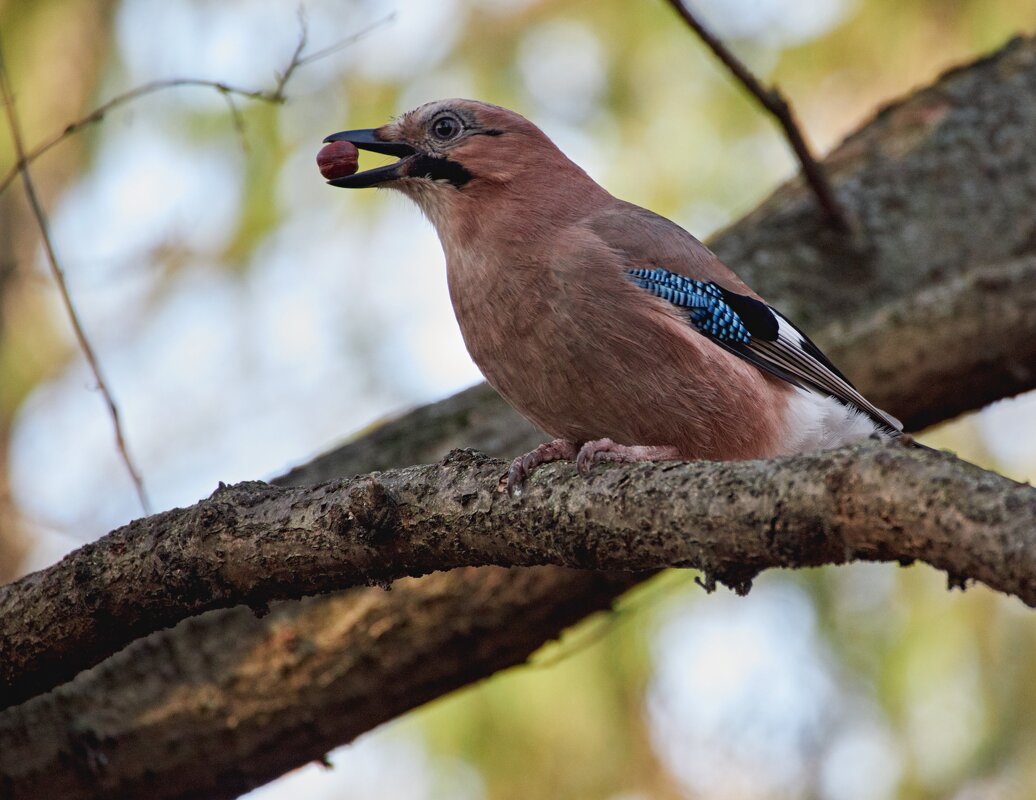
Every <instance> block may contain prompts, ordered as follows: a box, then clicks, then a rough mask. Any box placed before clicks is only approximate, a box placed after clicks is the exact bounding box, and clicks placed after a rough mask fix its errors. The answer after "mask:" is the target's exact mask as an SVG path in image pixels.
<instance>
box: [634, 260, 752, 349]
mask: <svg viewBox="0 0 1036 800" xmlns="http://www.w3.org/2000/svg"><path fill="white" fill-rule="evenodd" d="M627 274H628V275H629V277H630V280H632V281H633V282H634V283H635V284H637V285H638V286H639V287H640V288H641V289H646V290H647V291H649V292H651V294H653V295H655V296H656V297H661V298H662V299H663V300H665V301H666V302H668V303H672V304H673V305H674V306H677V307H678V308H684V309H687V312H688V316H689V317H690V319H691V322H692V323H693V325H694V327H695V328H697V329H698V330H699V331H701V332H702V333H705V334H708V335H709V336H712V337H714V338H715V339H718V340H719V341H721V342H726V343H727V344H748V343H749V342H751V341H752V336H751V334H750V333H749V332H748V328H747V327H745V323H744V322H743V321H742V320H741V317H740V316H739V315H738V313H737V312H736V311H734V309H733V308H731V307H730V304H729V303H727V301H726V299H725V298H724V297H723V293H722V292H721V291H720V288H719V287H718V286H717V285H716V284H714V283H707V282H705V281H696V280H693V279H691V278H685V277H684V276H683V275H677V274H676V273H675V272H670V271H669V270H667V269H631V270H628V271H627Z"/></svg>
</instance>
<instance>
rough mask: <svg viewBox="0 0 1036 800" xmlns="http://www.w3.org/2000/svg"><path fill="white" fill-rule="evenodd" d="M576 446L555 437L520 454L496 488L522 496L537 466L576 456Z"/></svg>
mask: <svg viewBox="0 0 1036 800" xmlns="http://www.w3.org/2000/svg"><path fill="white" fill-rule="evenodd" d="M575 455H576V446H575V444H574V443H572V442H570V441H568V440H567V439H555V440H553V441H551V442H544V443H543V444H541V445H540V446H539V447H537V448H536V449H535V450H531V451H530V452H528V453H526V454H525V455H524V456H518V458H516V459H515V460H514V461H512V462H511V466H510V467H508V469H507V472H506V473H505V474H504V475H501V476H500V481H499V483H497V487H496V490H497V491H498V492H502V491H504V490H505V489H506V490H507V493H508V494H509V495H511V497H521V496H522V490H523V489H524V488H525V480H526V478H528V477H529V476H530V475H531V474H532V473H533V470H535V469H536V467H538V466H540V465H541V464H549V463H550V462H551V461H563V460H565V459H570V458H574V457H575Z"/></svg>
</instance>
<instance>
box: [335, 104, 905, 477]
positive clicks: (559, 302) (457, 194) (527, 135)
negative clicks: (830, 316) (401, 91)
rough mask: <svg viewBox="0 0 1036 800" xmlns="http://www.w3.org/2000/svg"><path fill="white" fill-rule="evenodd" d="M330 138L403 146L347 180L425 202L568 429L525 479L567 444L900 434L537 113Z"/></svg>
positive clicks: (540, 409)
mask: <svg viewBox="0 0 1036 800" xmlns="http://www.w3.org/2000/svg"><path fill="white" fill-rule="evenodd" d="M325 141H331V142H335V141H346V142H352V143H353V144H355V145H356V146H358V147H360V148H361V149H368V150H375V151H377V152H383V153H389V154H392V155H396V156H399V157H400V160H399V161H398V162H396V163H395V164H390V165H388V166H386V167H379V168H376V169H373V170H367V171H366V172H360V173H357V174H355V175H351V176H348V177H343V178H340V179H337V180H332V181H330V183H331V184H332V185H335V186H343V187H363V186H373V185H380V186H388V187H391V188H394V189H397V190H399V191H401V192H403V193H404V194H406V195H408V196H409V197H410V198H411V199H413V200H414V201H415V202H416V203H417V204H418V205H419V206H420V207H421V209H422V210H423V211H424V212H425V214H426V215H427V216H428V218H429V219H430V220H431V221H432V223H433V224H434V225H435V228H436V230H437V231H438V234H439V239H440V240H441V242H442V246H443V250H444V252H445V254H446V267H447V277H448V282H449V287H450V297H451V299H452V300H453V307H454V310H455V312H456V314H457V321H458V322H459V324H460V329H461V332H462V334H463V336H464V342H465V344H466V345H467V348H468V351H469V352H470V353H471V357H472V358H473V359H474V361H475V363H476V364H478V366H479V368H480V369H481V370H482V372H483V374H484V375H485V376H486V380H488V381H489V383H490V384H492V385H493V386H494V387H495V388H496V389H497V391H499V392H500V393H501V394H502V395H503V396H504V397H505V398H506V399H507V401H508V402H509V403H511V405H513V406H514V407H515V408H516V409H517V410H518V411H519V412H521V413H522V414H523V415H524V416H526V417H527V418H528V419H530V420H532V422H534V423H535V424H536V425H538V426H539V427H540V428H542V429H543V430H545V431H547V432H548V433H550V434H551V435H552V436H554V437H556V439H555V441H554V442H552V443H549V444H547V445H544V446H542V447H540V448H537V450H535V451H533V452H532V453H530V454H527V455H526V456H524V457H521V458H517V459H515V461H514V463H513V465H512V468H511V470H510V473H509V485H510V487H511V488H512V489H513V488H520V486H521V484H522V482H523V481H524V479H525V477H526V475H527V474H528V473H529V472H530V471H531V470H532V469H534V468H535V467H536V466H537V465H538V464H540V463H544V462H546V461H552V460H556V459H559V458H572V457H574V456H575V457H577V460H578V463H579V465H580V468H581V469H583V470H585V469H588V468H589V467H590V466H591V465H592V464H593V463H594V462H595V461H633V460H642V459H645V458H652V459H659V458H663V459H664V458H668V459H673V458H686V459H700V458H705V459H743V458H762V457H769V456H775V455H781V454H791V453H795V452H801V451H804V450H810V449H818V448H821V447H832V446H838V445H841V444H845V443H848V442H851V441H855V440H857V439H861V438H864V437H866V436H869V435H871V434H872V433H875V432H878V433H880V434H883V435H887V436H896V435H898V433H899V430H900V425H899V423H898V422H897V421H896V420H895V419H894V418H892V417H890V416H888V415H887V414H885V413H884V412H882V411H881V410H880V409H877V408H875V407H874V406H873V405H871V404H870V403H869V402H868V401H867V400H866V399H864V398H863V397H862V396H860V395H859V393H858V392H856V390H855V389H854V388H853V387H852V385H851V384H850V383H849V382H848V380H847V379H845V378H844V376H842V375H841V373H839V372H838V371H837V369H835V368H834V366H833V365H831V364H830V362H828V361H827V359H825V358H824V357H823V355H822V354H821V353H820V351H819V350H817V349H816V347H815V346H814V345H813V344H812V342H809V340H808V338H806V337H805V336H804V335H803V334H802V333H801V332H800V331H798V330H797V329H796V328H795V327H794V326H793V325H792V324H791V323H790V322H789V321H788V320H787V319H785V318H784V317H783V316H781V315H780V314H779V312H777V311H775V310H774V309H772V308H770V307H769V306H767V305H766V304H765V302H763V301H762V299H761V298H760V297H759V296H758V295H756V294H755V293H754V292H753V291H752V290H751V289H750V288H749V287H748V286H747V285H745V283H744V282H743V281H741V279H740V278H738V277H737V276H736V275H735V274H734V273H733V272H731V271H730V270H729V269H728V268H727V267H726V266H725V265H724V264H723V263H722V262H721V261H720V260H719V259H718V258H717V257H716V256H715V255H714V254H713V253H712V251H710V250H709V249H708V248H707V247H705V246H704V245H703V244H701V243H700V242H699V241H698V240H697V239H695V238H694V237H693V236H691V235H690V234H689V233H687V232H686V231H684V230H683V229H682V228H680V227H679V226H677V225H675V224H674V223H672V222H670V221H669V220H667V219H665V218H663V217H660V216H658V215H657V214H654V213H652V212H650V211H647V210H645V209H643V208H639V207H638V206H634V205H632V204H630V203H626V202H624V201H622V200H618V199H616V198H614V197H612V196H611V195H610V194H609V193H608V192H607V191H605V190H604V189H603V188H602V187H600V186H599V185H598V184H597V183H595V182H594V181H593V179H591V178H590V177H589V176H588V175H587V174H586V173H585V172H584V171H583V170H582V169H580V168H579V167H578V166H577V165H576V164H574V163H573V162H572V161H570V160H569V159H568V158H567V157H565V155H564V154H563V153H561V151H560V150H558V149H557V147H556V146H555V145H554V144H553V142H551V141H550V139H548V138H547V136H546V135H545V134H543V132H542V131H540V130H539V128H537V127H536V126H535V125H533V124H532V123H531V122H529V121H528V120H526V119H524V118H523V117H521V116H520V115H518V114H515V113H514V112H512V111H508V110H506V109H503V108H499V107H497V106H492V105H488V104H485V103H479V102H475V101H471V100H446V101H441V102H436V103H429V104H427V105H424V106H421V107H420V108H417V109H415V110H413V111H410V112H408V113H406V114H404V115H402V116H401V117H400V118H398V119H397V120H395V121H393V122H391V123H389V124H388V125H385V126H383V127H381V128H378V129H376V130H359V131H344V132H342V133H339V134H334V135H332V136H329V137H328V138H327V140H325Z"/></svg>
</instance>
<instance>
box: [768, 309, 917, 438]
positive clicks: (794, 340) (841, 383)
mask: <svg viewBox="0 0 1036 800" xmlns="http://www.w3.org/2000/svg"><path fill="white" fill-rule="evenodd" d="M770 311H771V312H772V313H773V315H774V317H775V318H776V319H777V341H765V340H762V339H759V338H754V339H753V340H752V342H751V344H750V345H749V349H751V350H753V351H755V352H756V353H757V354H758V355H759V356H761V357H763V358H765V359H766V360H767V361H769V362H771V363H772V364H774V365H775V366H777V367H779V368H780V369H782V370H784V371H785V372H787V373H789V374H790V375H792V376H794V377H795V378H797V379H799V380H800V381H801V382H802V384H803V387H802V388H804V389H806V390H809V389H814V390H815V391H816V392H819V393H820V395H821V396H823V395H830V398H828V399H832V398H837V400H843V401H845V402H846V403H850V404H852V405H853V406H856V408H857V409H860V410H861V411H862V412H865V414H870V415H871V416H873V417H874V418H875V420H880V421H882V422H884V424H885V425H886V426H887V427H888V429H889V430H887V431H883V432H884V433H885V434H886V435H889V434H892V435H896V434H898V432H899V431H902V430H903V423H901V422H900V421H899V420H898V419H896V418H895V417H893V416H892V415H891V414H888V413H886V412H884V411H882V410H881V409H880V408H878V407H877V406H875V405H874V404H873V403H871V402H870V401H869V400H868V399H867V398H865V397H864V396H863V395H862V394H860V393H859V392H858V391H856V389H854V388H853V387H852V386H851V385H850V384H849V382H848V381H846V380H845V379H844V378H842V377H841V376H840V375H839V374H838V373H837V372H835V371H833V370H832V369H831V368H830V367H829V366H828V365H827V364H825V363H823V362H822V361H821V360H819V359H818V358H817V357H816V356H814V355H813V354H812V353H811V352H810V351H811V350H812V351H814V352H817V353H819V352H820V351H819V350H817V349H816V346H815V345H812V343H810V342H809V340H807V339H806V338H805V337H804V336H803V335H802V333H801V332H799V330H798V328H796V327H795V326H794V325H793V324H792V323H791V322H789V321H788V320H787V319H785V318H784V316H783V315H782V314H781V313H780V312H779V311H777V310H776V309H773V308H770ZM821 358H822V356H821ZM806 393H807V394H810V392H808V391H807V392H806ZM837 400H835V402H837ZM843 408H844V406H843ZM849 410H850V411H854V412H855V409H849ZM856 413H858V412H856ZM871 426H872V431H871V432H873V430H876V429H877V428H878V427H879V426H877V425H875V424H874V422H872V423H871ZM860 438H862V437H860ZM854 441H855V440H854Z"/></svg>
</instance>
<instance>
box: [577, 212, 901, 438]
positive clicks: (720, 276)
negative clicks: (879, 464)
mask: <svg viewBox="0 0 1036 800" xmlns="http://www.w3.org/2000/svg"><path fill="white" fill-rule="evenodd" d="M622 205H623V208H622V209H613V210H610V211H608V212H605V213H604V214H598V215H596V216H595V217H593V218H591V219H590V220H588V224H589V225H590V227H591V229H592V230H593V231H594V233H596V234H597V235H598V236H600V238H601V239H602V240H603V241H604V242H605V243H606V244H607V245H608V246H610V247H612V248H613V249H615V250H618V251H620V252H622V253H623V254H624V256H625V258H626V261H627V264H628V265H629V268H628V270H627V276H628V277H629V279H630V280H631V281H633V282H634V283H636V284H637V285H639V286H640V287H641V288H642V289H645V290H646V291H648V292H650V293H651V294H653V295H655V296H656V297H660V298H662V299H663V300H666V301H667V302H669V303H671V304H672V305H674V306H676V307H677V308H680V309H682V310H684V311H685V313H686V314H687V317H688V321H689V322H690V324H691V325H692V326H693V327H694V328H695V329H696V330H697V331H698V332H699V333H701V334H702V335H704V336H707V337H708V338H709V339H711V340H712V341H714V342H715V343H716V344H718V345H719V346H721V347H723V348H724V349H726V350H729V351H730V352H731V353H734V354H735V355H737V356H739V357H741V358H743V359H745V360H746V361H748V362H750V363H752V364H755V365H756V366H757V367H759V368H760V369H763V370H766V371H767V372H769V373H771V374H772V375H776V376H777V377H778V378H781V379H782V380H785V381H788V382H789V383H791V384H793V385H795V386H800V387H802V388H806V389H811V390H813V391H817V392H820V393H822V394H826V395H830V396H831V397H834V398H835V399H836V400H839V401H840V402H842V403H845V404H847V405H851V406H853V407H855V408H858V409H860V410H861V411H863V412H864V413H866V414H867V415H868V416H870V417H871V418H872V419H873V420H874V421H875V422H877V423H878V424H879V425H880V426H881V427H882V428H884V429H887V430H888V432H889V433H891V434H897V433H899V432H900V431H902V429H903V425H902V423H901V422H900V421H899V420H897V419H896V418H895V417H893V416H891V415H890V414H887V413H885V412H884V411H882V410H881V409H880V408H878V407H877V406H875V405H874V404H873V403H871V402H870V401H869V400H867V398H865V397H864V396H863V395H862V394H860V392H859V391H857V389H856V387H855V386H853V385H852V383H851V382H850V381H849V379H848V378H846V377H845V375H843V374H842V373H841V372H840V371H839V370H838V368H837V367H835V365H834V364H832V363H831V362H830V361H829V360H828V358H827V357H826V356H825V355H824V354H823V353H822V352H821V351H820V348H818V347H817V346H816V345H815V344H814V343H813V342H812V341H811V340H810V338H809V337H808V336H806V334H804V333H803V332H802V331H800V330H799V329H798V328H797V327H795V325H794V324H792V322H791V321H790V320H788V319H787V317H785V316H784V315H782V314H781V313H780V312H779V311H777V310H776V309H775V308H772V307H771V306H769V305H767V304H766V303H765V302H763V301H762V300H761V299H759V297H758V296H753V295H754V293H753V292H752V291H751V289H749V288H748V287H747V286H746V285H745V284H744V283H743V282H742V281H741V280H740V278H738V277H737V276H736V275H734V273H733V272H731V271H730V269H729V268H727V267H726V265H724V264H723V262H722V261H720V260H719V258H717V257H716V255H715V254H713V252H712V251H711V250H709V249H708V248H707V247H706V246H705V245H703V244H702V243H701V242H699V241H698V240H697V239H695V238H694V237H693V236H691V235H690V234H689V233H687V232H686V231H684V230H683V228H680V227H679V226H678V225H676V224H675V223H672V222H670V221H669V220H667V219H665V218H664V217H659V216H658V215H656V214H653V213H652V212H650V211H646V210H644V209H641V208H639V207H637V206H633V205H629V204H625V203H624V204H622ZM620 218H624V220H625V221H622V219H620Z"/></svg>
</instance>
